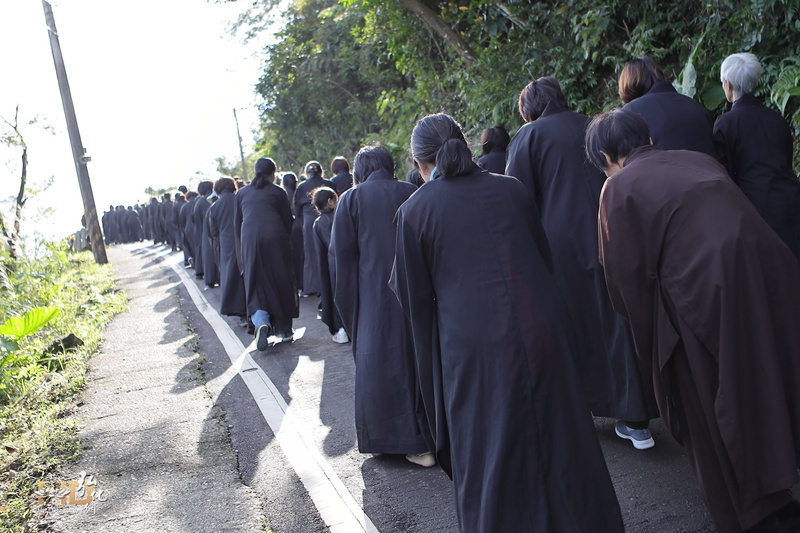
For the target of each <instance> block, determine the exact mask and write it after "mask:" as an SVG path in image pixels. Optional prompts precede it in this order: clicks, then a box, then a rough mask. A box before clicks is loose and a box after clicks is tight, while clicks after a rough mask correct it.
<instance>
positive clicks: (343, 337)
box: [331, 328, 350, 344]
mask: <svg viewBox="0 0 800 533" xmlns="http://www.w3.org/2000/svg"><path fill="white" fill-rule="evenodd" d="M331 340H333V342H335V343H336V344H347V343H348V342H350V337H348V336H347V332H346V331H345V330H344V328H339V331H337V332H336V335H334V336H333V337H331Z"/></svg>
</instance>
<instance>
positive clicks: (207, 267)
mask: <svg viewBox="0 0 800 533" xmlns="http://www.w3.org/2000/svg"><path fill="white" fill-rule="evenodd" d="M212 186H213V185H212ZM216 201H217V193H216V192H214V191H213V190H212V191H211V194H210V195H209V196H208V199H207V200H206V202H207V203H208V209H206V214H205V215H203V252H202V253H203V280H204V281H205V282H206V287H209V288H213V287H217V286H219V260H218V257H217V253H218V251H219V250H216V249H214V247H213V246H212V244H213V243H212V241H211V234H210V233H209V227H208V212H209V211H210V210H211V206H212V205H214V203H215V202H216Z"/></svg>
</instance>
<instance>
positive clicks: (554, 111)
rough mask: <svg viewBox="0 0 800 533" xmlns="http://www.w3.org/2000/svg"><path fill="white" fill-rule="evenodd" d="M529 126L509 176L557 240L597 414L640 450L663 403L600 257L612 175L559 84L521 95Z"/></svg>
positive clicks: (515, 144) (558, 270) (513, 151)
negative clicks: (603, 198)
mask: <svg viewBox="0 0 800 533" xmlns="http://www.w3.org/2000/svg"><path fill="white" fill-rule="evenodd" d="M519 112H520V115H522V118H523V119H524V120H525V121H526V124H525V125H524V126H522V128H520V130H519V131H518V132H517V134H516V135H515V136H514V140H513V141H512V142H511V144H510V145H509V147H508V164H507V166H506V169H505V172H504V173H505V174H508V175H509V176H514V177H515V178H517V179H518V180H520V181H521V182H522V183H523V184H524V185H525V186H526V187H527V189H528V192H530V194H531V196H532V197H533V199H534V201H535V202H536V206H537V208H538V211H539V214H540V216H541V221H542V226H543V228H544V232H545V234H546V235H547V240H548V242H549V243H550V251H551V253H552V257H553V273H554V275H555V279H556V283H558V286H559V288H560V289H561V293H562V294H563V296H564V299H565V300H566V302H567V306H568V307H569V311H570V314H571V315H572V318H573V320H574V322H575V324H576V326H577V328H576V329H577V332H578V334H579V335H580V337H579V341H580V349H579V350H577V351H576V353H575V355H576V356H577V360H576V362H577V365H578V370H579V371H580V373H581V377H582V379H583V388H584V390H585V391H586V397H587V399H588V400H589V407H590V408H591V410H592V413H593V414H594V415H595V416H605V417H613V418H617V419H620V421H619V422H618V423H617V427H616V428H615V429H616V431H617V434H618V435H619V436H620V437H622V438H626V439H629V440H631V442H632V443H633V445H634V446H635V447H636V448H637V449H641V450H643V449H647V448H651V447H652V446H653V445H654V444H655V443H654V441H653V438H652V436H651V435H650V431H649V429H648V421H649V420H650V419H651V418H657V417H658V406H657V405H656V401H655V396H654V395H653V386H652V382H651V380H650V376H649V375H648V374H646V373H645V374H643V373H642V372H641V371H640V368H639V365H638V361H637V359H636V350H635V349H634V346H633V338H632V337H631V334H630V329H629V328H628V325H627V323H626V322H625V321H624V320H623V319H622V317H621V316H620V315H619V314H618V313H617V312H616V311H614V308H613V306H612V305H611V300H610V299H609V298H608V290H607V289H606V282H605V278H604V275H603V268H602V267H601V266H600V263H599V261H598V259H597V209H598V206H599V201H600V190H601V189H602V188H603V182H604V181H605V176H604V175H603V173H602V172H600V171H598V170H597V169H596V168H595V167H594V165H592V164H591V163H590V162H589V161H588V160H587V159H586V157H585V152H584V134H585V132H586V125H587V124H588V123H589V117H587V116H586V115H582V114H580V113H575V112H573V111H570V110H569V109H568V108H567V99H566V98H565V97H564V93H563V92H562V91H561V86H560V85H559V83H558V81H557V80H556V79H554V78H551V77H543V78H539V79H538V80H536V81H532V82H531V83H529V84H528V85H527V86H526V87H525V89H523V90H522V93H521V94H520V96H519Z"/></svg>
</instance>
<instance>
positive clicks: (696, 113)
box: [623, 81, 717, 158]
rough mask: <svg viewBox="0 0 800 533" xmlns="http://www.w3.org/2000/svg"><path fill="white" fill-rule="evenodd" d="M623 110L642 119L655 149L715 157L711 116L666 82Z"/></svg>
mask: <svg viewBox="0 0 800 533" xmlns="http://www.w3.org/2000/svg"><path fill="white" fill-rule="evenodd" d="M623 109H626V110H628V111H634V112H636V113H639V115H641V116H642V117H643V118H644V121H645V122H647V127H648V128H649V129H650V137H651V138H652V139H653V144H654V145H655V146H656V147H658V148H661V149H662V150H694V151H695V152H702V153H704V154H708V155H710V156H711V157H714V158H716V157H717V150H716V148H714V119H712V118H711V113H709V112H708V109H706V108H705V107H703V106H702V105H700V104H698V103H697V102H695V101H694V100H692V99H691V98H689V97H688V96H685V95H683V94H680V93H678V91H676V90H675V87H673V86H672V84H671V83H670V82H668V81H659V82H656V83H655V84H654V85H653V86H652V87H651V88H650V91H648V93H647V94H645V95H644V96H640V97H639V98H637V99H635V100H632V101H630V102H628V103H627V104H625V106H624V107H623Z"/></svg>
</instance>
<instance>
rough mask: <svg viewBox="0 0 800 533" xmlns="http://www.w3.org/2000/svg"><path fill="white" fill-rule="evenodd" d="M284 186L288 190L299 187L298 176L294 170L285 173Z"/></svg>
mask: <svg viewBox="0 0 800 533" xmlns="http://www.w3.org/2000/svg"><path fill="white" fill-rule="evenodd" d="M283 188H284V189H286V190H289V189H291V190H295V189H296V188H297V176H295V174H294V172H287V173H286V174H284V175H283Z"/></svg>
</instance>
